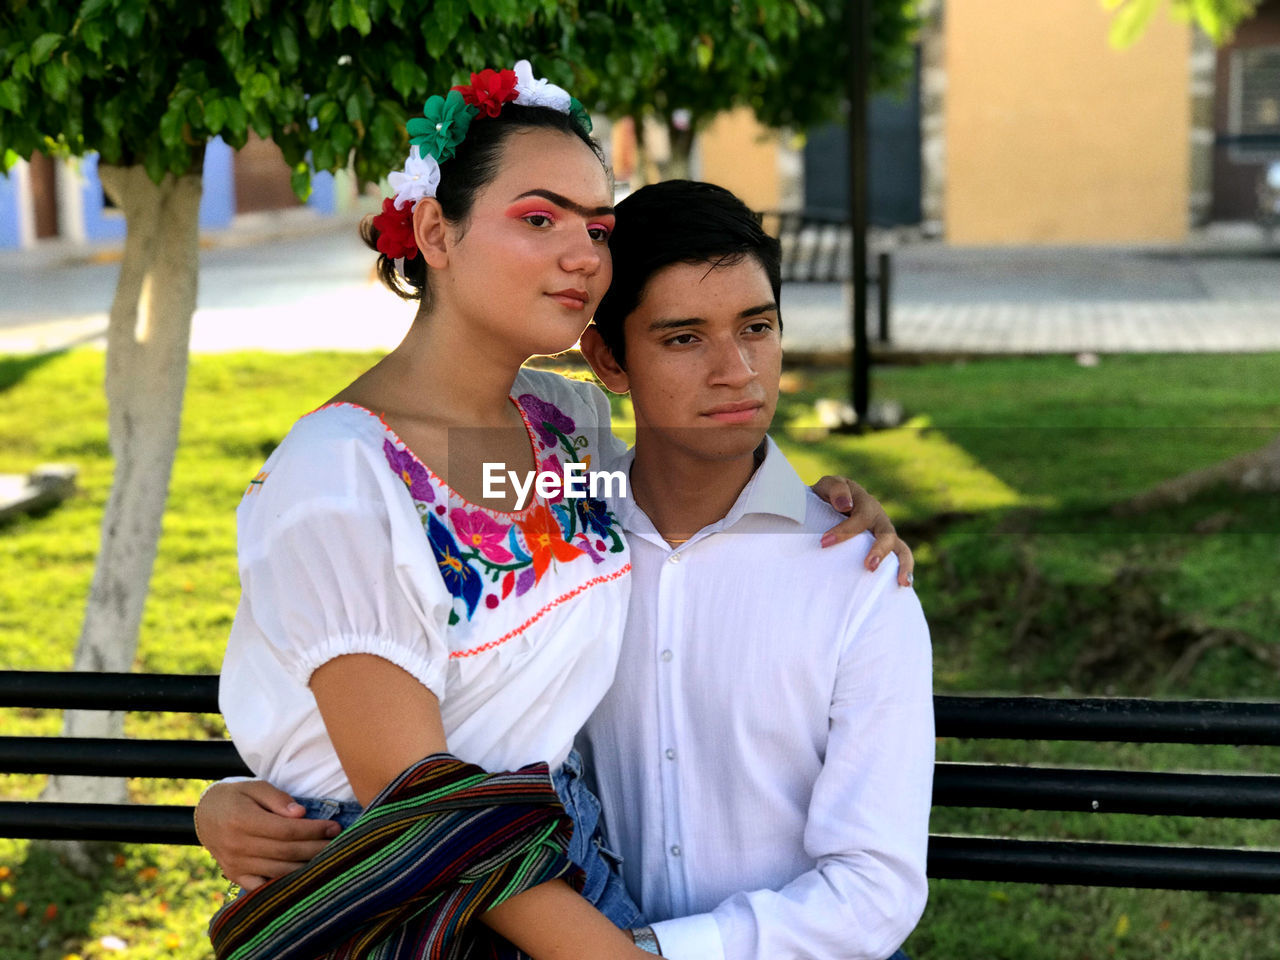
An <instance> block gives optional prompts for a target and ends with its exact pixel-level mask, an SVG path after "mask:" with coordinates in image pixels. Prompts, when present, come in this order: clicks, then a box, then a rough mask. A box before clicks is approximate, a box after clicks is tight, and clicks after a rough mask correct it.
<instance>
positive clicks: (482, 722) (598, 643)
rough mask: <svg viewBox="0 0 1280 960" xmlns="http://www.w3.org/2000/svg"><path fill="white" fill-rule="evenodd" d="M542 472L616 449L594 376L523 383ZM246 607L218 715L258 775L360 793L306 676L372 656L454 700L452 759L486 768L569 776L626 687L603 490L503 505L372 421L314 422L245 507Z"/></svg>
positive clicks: (618, 550)
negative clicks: (467, 491) (597, 721)
mask: <svg viewBox="0 0 1280 960" xmlns="http://www.w3.org/2000/svg"><path fill="white" fill-rule="evenodd" d="M512 402H513V403H515V404H516V406H517V407H518V409H519V410H520V412H521V415H522V417H523V418H524V420H525V424H526V426H527V428H528V430H529V440H530V444H531V446H532V449H533V453H534V459H535V462H536V463H537V464H538V465H539V469H540V470H541V471H550V472H555V473H557V474H559V473H561V471H562V468H563V465H564V464H566V463H570V462H578V463H583V464H585V465H586V467H587V468H591V467H592V466H593V463H592V461H593V460H594V468H595V469H596V470H601V469H603V468H605V466H606V465H607V461H608V460H609V459H612V458H613V457H615V456H616V455H617V453H618V452H619V444H618V442H617V441H616V440H615V439H614V438H613V437H612V436H611V435H610V434H609V408H608V401H607V400H606V399H605V397H604V395H603V393H601V392H600V391H599V390H598V389H597V388H595V387H594V386H592V385H590V384H585V383H578V382H575V381H571V380H566V379H564V378H562V377H559V376H556V375H555V374H551V373H546V372H544V371H535V370H522V371H521V372H520V374H519V376H518V377H517V379H516V382H515V386H514V388H513V390H512ZM237 527H238V536H239V564H240V582H241V598H240V606H239V609H238V611H237V613H236V618H235V622H234V624H233V626H232V628H231V636H230V639H229V640H228V643H227V653H226V658H225V659H224V661H223V666H222V681H221V687H220V692H219V705H220V707H221V709H222V713H223V716H224V717H225V718H226V722H227V728H228V729H229V730H230V732H231V736H232V739H233V740H234V741H235V744H236V748H237V749H238V750H239V751H240V755H241V756H242V757H243V758H244V760H245V762H246V763H247V764H248V765H249V767H250V768H251V769H252V770H253V772H254V774H255V775H256V776H258V777H261V778H263V779H265V780H268V781H270V782H271V783H273V784H275V785H276V786H278V787H280V788H281V789H282V790H285V791H286V792H289V793H291V794H293V795H295V796H310V797H333V798H335V799H341V800H350V799H354V793H353V791H352V789H351V785H350V783H349V782H348V780H347V777H346V775H345V773H344V772H343V770H342V766H341V764H340V763H339V762H338V757H337V754H336V753H335V752H334V749H333V746H332V744H331V743H330V741H329V738H328V735H327V733H326V731H325V727H324V723H323V721H322V719H321V717H320V713H319V711H318V709H317V708H316V703H315V699H314V698H313V696H312V695H311V691H310V689H309V687H308V681H309V679H310V677H311V673H312V672H313V671H314V670H315V669H316V668H317V667H319V666H320V665H322V664H323V663H325V662H326V661H328V660H331V659H333V658H334V657H338V656H342V655H344V654H351V653H368V654H375V655H377V656H380V657H383V658H385V659H387V660H389V661H391V662H392V663H395V664H397V665H398V666H400V667H402V668H403V669H404V670H406V671H408V672H409V673H410V674H412V675H413V676H414V677H416V678H417V679H418V680H420V681H421V682H422V684H423V685H424V686H426V687H427V688H428V689H429V690H431V691H432V693H434V694H435V695H436V697H438V698H439V700H440V709H441V713H442V715H443V719H444V728H445V734H446V737H447V739H448V743H449V748H450V750H451V751H452V752H453V753H454V754H456V755H457V756H458V757H460V758H461V759H463V760H466V761H468V762H471V763H476V764H479V765H480V766H482V767H485V768H486V769H490V770H506V769H515V768H517V767H520V766H523V765H525V764H527V763H532V762H535V761H538V760H545V761H547V762H548V763H549V764H550V765H551V766H552V768H553V769H554V768H555V767H556V766H558V765H559V764H560V763H561V762H563V760H564V758H565V757H566V756H567V755H568V753H569V750H570V748H571V746H572V743H573V737H574V734H576V733H577V732H578V730H579V728H581V727H582V725H583V723H584V722H585V721H586V719H587V717H588V716H589V715H590V713H591V711H592V709H593V708H594V707H595V705H596V704H597V703H598V702H599V701H600V699H601V698H602V697H603V696H604V693H605V691H607V690H608V689H609V686H610V684H611V683H612V681H613V675H614V668H615V666H616V663H617V659H618V647H619V643H620V641H621V637H622V627H623V624H624V622H625V620H626V609H627V599H628V595H629V591H630V584H629V576H628V574H629V573H630V570H631V564H630V560H629V555H628V552H627V547H626V543H625V540H624V539H623V536H622V531H621V528H620V527H619V525H618V524H617V522H616V520H615V518H614V517H613V515H612V514H611V513H610V512H609V511H608V508H607V505H606V504H605V503H604V502H603V500H601V499H596V498H591V497H586V498H566V497H565V496H563V493H559V494H556V495H553V496H551V497H550V498H543V497H539V496H537V495H536V494H535V493H532V492H531V493H530V499H529V500H528V501H527V502H526V505H525V506H524V508H523V509H522V510H520V511H518V512H515V513H503V512H498V511H493V510H487V509H485V508H482V507H479V506H476V505H473V504H471V503H468V502H467V501H465V500H463V499H462V498H461V497H459V496H458V495H457V494H456V493H454V492H453V491H452V490H451V489H450V488H449V487H448V486H447V485H446V484H445V483H444V482H443V481H441V480H440V479H439V478H438V477H437V476H436V475H435V474H434V473H433V472H432V471H431V470H430V469H429V468H428V467H426V466H425V465H424V464H422V463H421V462H420V461H418V460H417V458H416V457H414V455H413V454H412V452H410V451H409V450H408V449H407V448H406V447H405V445H404V444H403V443H402V442H401V441H400V439H399V438H398V437H397V436H396V435H395V433H394V432H392V431H391V430H390V429H389V428H388V427H387V426H386V425H385V424H384V423H383V422H382V421H381V420H380V419H379V418H378V417H377V416H376V415H375V414H373V413H371V412H369V411H368V410H365V409H364V408H362V407H357V406H354V405H351V404H332V405H329V406H326V407H321V408H320V409H319V410H317V411H315V412H313V413H310V414H308V415H307V416H304V417H303V418H302V419H300V420H299V421H298V422H297V423H296V424H295V425H294V427H293V429H292V430H290V432H289V434H288V436H287V437H285V439H284V441H283V442H282V443H281V444H280V446H279V447H277V448H276V450H275V451H274V452H273V453H272V454H271V456H270V457H269V458H268V459H267V462H266V464H264V466H263V468H262V472H261V473H259V474H258V476H257V477H256V478H255V479H254V480H253V482H252V483H251V484H250V485H249V489H248V491H247V492H246V494H245V497H244V500H243V501H242V502H241V505H240V507H239V509H238V511H237Z"/></svg>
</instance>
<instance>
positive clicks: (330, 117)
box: [316, 100, 342, 127]
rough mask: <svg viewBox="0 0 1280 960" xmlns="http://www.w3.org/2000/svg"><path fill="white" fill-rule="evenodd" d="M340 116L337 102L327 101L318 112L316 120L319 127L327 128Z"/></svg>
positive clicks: (340, 112) (340, 110) (340, 108)
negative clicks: (318, 122)
mask: <svg viewBox="0 0 1280 960" xmlns="http://www.w3.org/2000/svg"><path fill="white" fill-rule="evenodd" d="M340 116H342V107H340V106H338V101H337V100H329V101H328V102H327V103H325V105H324V106H322V107H321V108H320V112H319V113H317V114H316V119H317V120H319V121H320V125H321V126H324V127H327V126H328V125H329V124H331V123H333V122H334V121H335V120H337V119H338V118H339V117H340Z"/></svg>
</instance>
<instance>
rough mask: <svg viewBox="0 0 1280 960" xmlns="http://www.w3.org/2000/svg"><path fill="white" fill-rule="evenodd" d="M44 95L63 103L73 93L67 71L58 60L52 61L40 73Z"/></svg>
mask: <svg viewBox="0 0 1280 960" xmlns="http://www.w3.org/2000/svg"><path fill="white" fill-rule="evenodd" d="M40 78H41V80H42V81H43V86H44V94H45V96H47V97H48V98H49V99H50V100H53V101H54V102H56V103H63V102H64V101H66V99H67V94H68V93H70V92H71V84H70V83H68V82H67V70H66V68H65V67H64V66H63V65H62V64H61V63H59V62H58V61H57V60H51V61H49V62H48V63H46V64H45V65H44V69H43V70H42V71H40Z"/></svg>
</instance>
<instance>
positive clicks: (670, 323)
mask: <svg viewBox="0 0 1280 960" xmlns="http://www.w3.org/2000/svg"><path fill="white" fill-rule="evenodd" d="M706 322H707V321H706V320H703V319H702V317H672V318H670V319H666V320H655V321H653V323H651V324H649V329H650V330H651V331H653V332H655V333H656V332H658V331H661V330H674V329H675V328H676V327H699V326H702V325H703V324H704V323H706Z"/></svg>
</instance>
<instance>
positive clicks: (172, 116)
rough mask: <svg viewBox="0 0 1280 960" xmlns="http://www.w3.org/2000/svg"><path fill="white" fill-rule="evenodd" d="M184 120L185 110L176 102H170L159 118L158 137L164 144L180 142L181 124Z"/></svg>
mask: <svg viewBox="0 0 1280 960" xmlns="http://www.w3.org/2000/svg"><path fill="white" fill-rule="evenodd" d="M185 122H186V111H185V110H184V109H183V108H182V107H181V106H179V105H177V104H171V105H170V107H169V109H168V110H166V111H165V112H164V116H162V117H161V118H160V139H161V140H162V141H163V142H164V144H165V145H166V146H177V145H178V144H179V143H181V142H182V125H183V123H185Z"/></svg>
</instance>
